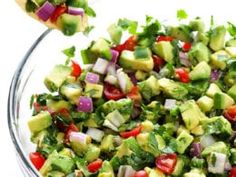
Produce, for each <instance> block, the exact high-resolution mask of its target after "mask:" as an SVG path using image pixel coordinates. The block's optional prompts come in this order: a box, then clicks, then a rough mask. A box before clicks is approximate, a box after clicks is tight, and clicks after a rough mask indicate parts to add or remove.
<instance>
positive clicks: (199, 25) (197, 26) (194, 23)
mask: <svg viewBox="0 0 236 177" xmlns="http://www.w3.org/2000/svg"><path fill="white" fill-rule="evenodd" d="M189 26H190V27H191V29H192V30H193V31H198V32H204V30H205V24H204V22H203V20H202V19H200V18H195V19H193V20H191V21H190V22H189Z"/></svg>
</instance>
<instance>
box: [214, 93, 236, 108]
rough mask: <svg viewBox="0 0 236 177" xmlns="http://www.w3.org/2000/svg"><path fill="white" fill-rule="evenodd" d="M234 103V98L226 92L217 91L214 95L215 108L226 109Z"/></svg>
mask: <svg viewBox="0 0 236 177" xmlns="http://www.w3.org/2000/svg"><path fill="white" fill-rule="evenodd" d="M233 104H234V100H233V98H231V97H230V96H229V95H227V94H226V93H216V94H215V95H214V108H215V109H226V108H228V107H229V106H232V105H233Z"/></svg>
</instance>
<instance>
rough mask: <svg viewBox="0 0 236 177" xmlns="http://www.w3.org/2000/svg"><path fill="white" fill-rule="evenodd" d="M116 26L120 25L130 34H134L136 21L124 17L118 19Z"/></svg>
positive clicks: (136, 25)
mask: <svg viewBox="0 0 236 177" xmlns="http://www.w3.org/2000/svg"><path fill="white" fill-rule="evenodd" d="M118 26H120V27H121V28H122V29H123V30H128V32H129V33H130V34H136V31H137V27H138V22H137V21H133V20H129V19H127V18H124V19H119V21H118Z"/></svg>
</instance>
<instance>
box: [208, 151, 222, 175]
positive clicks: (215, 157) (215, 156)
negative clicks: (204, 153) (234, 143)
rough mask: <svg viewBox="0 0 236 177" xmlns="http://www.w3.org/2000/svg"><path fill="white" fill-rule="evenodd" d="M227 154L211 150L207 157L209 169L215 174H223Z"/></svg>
mask: <svg viewBox="0 0 236 177" xmlns="http://www.w3.org/2000/svg"><path fill="white" fill-rule="evenodd" d="M226 159H227V157H226V155H225V154H222V153H218V152H211V153H210V155H209V156H208V157H207V163H208V171H209V172H210V173H213V174H223V173H224V168H225V162H226Z"/></svg>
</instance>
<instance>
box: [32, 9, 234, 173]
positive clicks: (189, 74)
mask: <svg viewBox="0 0 236 177" xmlns="http://www.w3.org/2000/svg"><path fill="white" fill-rule="evenodd" d="M177 15H178V19H179V20H181V19H185V18H186V17H187V14H186V13H185V12H184V11H183V10H182V11H179V12H178V14H177ZM108 32H109V34H110V39H105V38H99V39H97V40H95V41H92V42H91V44H90V45H89V47H88V48H86V49H84V50H82V51H81V56H82V59H83V62H84V64H85V65H86V64H90V65H87V66H86V67H84V68H81V67H80V66H79V64H78V63H77V62H76V61H75V60H74V53H75V47H71V48H69V49H66V50H64V51H63V52H64V53H65V54H66V55H67V57H68V58H67V60H66V63H65V64H58V65H56V66H55V67H54V68H53V69H52V71H51V73H49V74H48V75H47V76H46V78H45V80H44V84H45V86H46V87H47V88H48V90H49V91H50V93H42V94H35V95H33V96H32V99H31V106H32V107H33V116H32V118H31V119H30V120H29V121H28V126H29V129H30V131H31V133H32V138H31V140H32V142H33V143H35V144H36V145H37V149H36V151H35V152H32V153H31V154H30V159H31V161H32V163H33V164H34V166H35V168H36V169H38V170H39V172H40V173H41V174H42V176H45V177H82V176H85V177H87V176H98V177H115V176H117V177H148V176H149V177H165V176H180V177H181V176H183V177H206V176H207V177H211V176H212V177H213V176H222V177H223V176H229V177H235V176H236V139H235V130H236V128H235V127H236V126H235V125H236V104H235V101H236V59H235V57H236V38H235V37H236V27H235V26H234V25H233V24H232V23H228V26H226V25H225V26H224V25H219V26H217V25H215V24H214V23H213V19H212V20H211V25H210V29H206V27H205V24H204V22H203V21H202V20H201V19H200V18H195V19H193V20H191V21H190V22H189V23H188V22H185V23H183V24H180V25H178V26H165V25H162V24H160V23H159V21H158V20H156V19H154V18H152V17H150V16H147V17H146V24H145V25H143V26H142V27H139V25H138V23H137V22H136V21H132V20H128V19H120V20H119V21H118V22H117V23H114V24H112V25H111V26H109V28H108ZM124 33H129V34H130V37H129V38H128V39H127V40H125V41H124V42H121V41H123V39H122V35H123V34H124Z"/></svg>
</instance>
